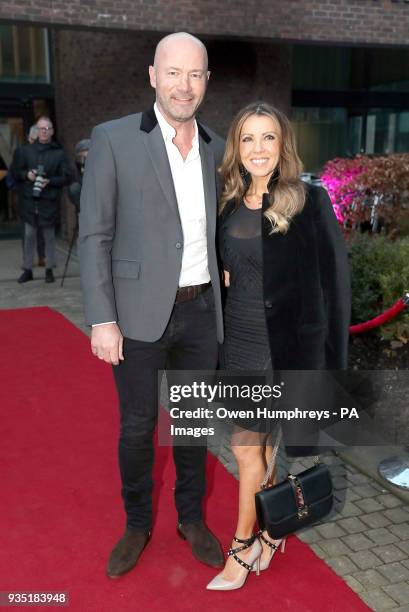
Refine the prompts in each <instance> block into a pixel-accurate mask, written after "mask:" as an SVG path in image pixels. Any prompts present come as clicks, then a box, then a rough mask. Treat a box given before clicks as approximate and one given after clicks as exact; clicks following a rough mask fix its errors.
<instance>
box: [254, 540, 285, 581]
mask: <svg viewBox="0 0 409 612" xmlns="http://www.w3.org/2000/svg"><path fill="white" fill-rule="evenodd" d="M257 537H258V538H260V540H263V542H264V543H265V544H267V546H269V547H270V549H271V550H270V556H269V557H268V559H265V560H262V559H260V571H262V570H266V569H267V568H268V567H269V565H270V562H271V560H272V558H273V557H274V554H275V552H276V550H278V549H279V548H280V547H281V552H282V553H283V552H284V551H285V542H286V538H283V539H282V540H277V541H276V544H274V543H273V542H270V540H267V538H266V537H264V535H263V532H262V531H259V532H258V534H257ZM253 571H254V569H253Z"/></svg>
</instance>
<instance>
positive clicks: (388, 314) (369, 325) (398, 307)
mask: <svg viewBox="0 0 409 612" xmlns="http://www.w3.org/2000/svg"><path fill="white" fill-rule="evenodd" d="M407 306H409V293H406V294H405V295H404V297H403V298H400V299H399V300H398V301H397V302H395V304H393V306H391V307H390V308H388V310H385V312H383V313H382V314H380V315H378V316H377V317H375V318H374V319H370V320H369V321H365V323H358V324H357V325H351V326H350V328H349V333H350V334H362V333H363V332H366V331H368V330H370V329H374V328H375V327H379V326H380V325H383V324H384V323H387V322H388V321H391V319H394V318H395V317H396V316H397V315H398V314H399V313H400V312H402V310H404V309H405V308H406V307H407Z"/></svg>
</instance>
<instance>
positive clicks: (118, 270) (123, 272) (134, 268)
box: [112, 259, 141, 278]
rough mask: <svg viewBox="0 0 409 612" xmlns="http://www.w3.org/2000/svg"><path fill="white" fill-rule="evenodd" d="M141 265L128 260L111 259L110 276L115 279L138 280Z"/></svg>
mask: <svg viewBox="0 0 409 612" xmlns="http://www.w3.org/2000/svg"><path fill="white" fill-rule="evenodd" d="M140 272H141V264H140V263H139V261H131V260H130V259H113V260H112V276H114V277H116V278H139V274H140Z"/></svg>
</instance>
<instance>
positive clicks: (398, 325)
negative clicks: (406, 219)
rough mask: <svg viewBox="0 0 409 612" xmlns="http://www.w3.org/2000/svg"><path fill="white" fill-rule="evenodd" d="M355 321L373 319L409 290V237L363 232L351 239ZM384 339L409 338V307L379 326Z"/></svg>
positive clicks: (353, 313) (402, 339)
mask: <svg viewBox="0 0 409 612" xmlns="http://www.w3.org/2000/svg"><path fill="white" fill-rule="evenodd" d="M350 257H351V271H352V323H353V324H355V323H361V322H364V321H367V320H368V319H372V318H373V317H376V316H377V315H379V314H381V313H382V312H383V311H384V310H386V309H388V308H390V307H391V306H392V305H393V304H394V303H395V302H396V300H397V299H399V298H400V297H402V296H403V295H404V293H405V292H407V291H409V237H405V238H399V239H397V240H395V241H391V240H388V239H387V238H385V237H384V236H377V235H368V234H361V235H358V236H355V237H354V239H353V240H352V241H351V242H350ZM376 333H378V334H380V335H381V337H382V338H384V339H388V340H390V339H392V338H398V339H399V340H401V341H403V342H406V341H407V340H408V339H409V316H408V310H407V309H406V310H404V311H403V312H402V313H401V314H399V315H398V316H397V317H396V318H395V319H393V320H392V321H391V323H388V324H386V325H382V326H381V327H378V328H377V329H376Z"/></svg>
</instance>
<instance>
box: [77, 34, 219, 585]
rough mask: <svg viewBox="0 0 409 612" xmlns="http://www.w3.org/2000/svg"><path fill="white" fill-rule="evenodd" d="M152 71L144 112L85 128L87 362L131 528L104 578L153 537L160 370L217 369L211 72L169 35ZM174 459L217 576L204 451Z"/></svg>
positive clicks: (180, 502)
mask: <svg viewBox="0 0 409 612" xmlns="http://www.w3.org/2000/svg"><path fill="white" fill-rule="evenodd" d="M149 75H150V82H151V85H152V87H154V88H155V90H156V103H155V106H154V107H153V108H152V109H151V110H149V111H148V112H144V113H138V114H135V115H130V116H128V117H123V118H121V119H118V120H115V121H109V122H107V123H103V124H101V125H98V126H97V127H95V128H94V130H93V132H92V139H91V148H90V152H89V155H88V159H87V164H86V171H85V176H84V182H83V189H82V195H81V214H80V232H79V243H80V262H81V280H82V286H83V294H84V304H85V315H86V321H87V323H88V324H89V325H92V334H91V348H92V352H93V354H94V355H95V356H97V357H99V358H100V359H103V360H104V361H106V362H107V363H110V364H113V366H114V368H113V371H114V377H115V382H116V386H117V390H118V395H119V404H120V415H121V426H120V439H119V465H120V472H121V479H122V497H123V501H124V506H125V511H126V515H127V523H126V530H125V533H124V534H123V536H122V538H121V539H120V540H119V542H118V543H117V545H116V546H115V547H114V549H113V551H112V552H111V555H110V558H109V561H108V566H107V573H108V575H109V576H110V577H116V576H119V575H121V574H123V573H125V572H127V571H129V570H130V569H131V568H132V567H133V566H134V565H135V564H136V562H137V560H138V558H139V556H140V554H141V552H142V551H143V549H144V547H145V546H146V544H147V542H148V540H149V537H150V533H151V527H152V498H151V494H152V465H153V431H154V428H155V424H156V420H157V411H158V398H157V371H158V370H159V369H164V368H169V369H175V370H177V369H181V370H182V369H189V370H195V369H204V370H207V369H213V368H214V367H215V366H216V362H217V352H218V351H217V341H219V342H222V340H223V325H222V310H221V299H220V284H219V271H218V266H217V258H216V250H215V230H216V216H217V196H216V168H217V167H218V165H219V164H220V162H221V158H222V155H223V150H224V143H223V141H222V140H221V139H220V138H219V137H218V136H217V135H216V134H214V133H213V132H212V131H211V130H209V129H208V128H204V127H203V126H202V125H200V124H199V123H198V122H197V121H196V120H195V114H196V111H197V109H198V107H199V105H200V103H201V102H202V100H203V97H204V94H205V91H206V86H207V82H208V79H209V76H210V73H209V72H208V69H207V53H206V49H205V47H204V45H203V44H202V43H201V42H200V41H199V40H198V39H197V38H195V37H193V36H191V35H189V34H186V33H177V34H172V35H170V36H167V37H165V38H164V39H162V40H161V41H160V43H159V45H158V47H157V49H156V53H155V60H154V65H153V66H150V67H149ZM173 455H174V461H175V466H176V474H177V478H176V486H175V503H176V508H177V512H178V518H179V522H178V526H177V530H178V532H179V535H180V536H181V537H182V538H184V539H186V540H187V541H188V543H189V544H190V546H191V548H192V552H193V554H194V555H195V557H196V558H198V559H199V560H200V561H202V562H204V563H207V564H208V565H211V566H213V567H220V566H222V565H223V554H222V551H221V548H220V545H219V543H218V542H217V540H216V538H215V537H214V535H213V534H212V533H211V532H210V531H209V529H208V528H207V526H206V525H205V523H204V521H203V509H202V501H203V496H204V492H205V460H206V449H205V448H203V447H185V446H175V447H174V448H173ZM169 552H170V555H171V551H169Z"/></svg>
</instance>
